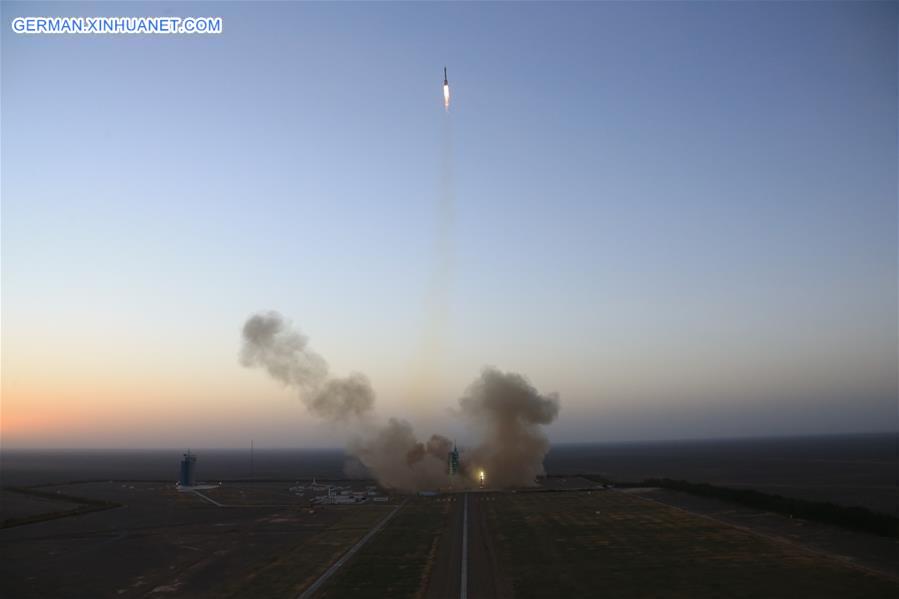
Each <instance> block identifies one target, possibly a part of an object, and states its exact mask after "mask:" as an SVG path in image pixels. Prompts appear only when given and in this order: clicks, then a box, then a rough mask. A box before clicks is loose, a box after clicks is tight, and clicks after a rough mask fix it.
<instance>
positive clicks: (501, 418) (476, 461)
mask: <svg viewBox="0 0 899 599" xmlns="http://www.w3.org/2000/svg"><path fill="white" fill-rule="evenodd" d="M459 405H460V407H461V408H462V414H463V416H465V417H466V418H467V419H468V420H469V421H470V422H471V423H472V424H473V425H474V426H476V427H478V428H479V429H480V430H481V433H482V440H481V443H480V444H479V445H478V446H477V447H475V448H474V449H473V450H471V451H470V452H466V454H465V460H464V464H465V466H466V467H467V469H468V470H469V471H472V472H474V471H479V470H484V471H485V472H486V473H487V476H488V477H489V481H488V483H489V485H490V486H494V487H512V486H527V485H531V484H533V483H534V479H536V477H537V476H539V475H542V474H544V471H543V458H544V457H545V456H546V453H547V452H548V451H549V440H547V438H546V436H545V435H544V434H543V431H542V430H541V426H543V425H547V424H550V423H551V422H552V421H553V420H555V419H556V417H557V416H558V415H559V398H558V396H557V395H555V394H550V395H546V396H544V395H540V394H539V393H538V392H537V390H536V389H535V388H534V387H533V386H532V385H531V384H530V383H529V382H528V381H527V380H526V379H525V378H524V377H523V376H521V375H519V374H515V373H513V372H509V373H503V372H500V371H499V370H496V369H494V368H486V369H484V372H483V373H481V376H480V378H479V379H477V380H476V381H475V382H474V383H472V385H471V386H470V387H469V388H468V393H467V395H466V396H465V397H463V398H462V399H460V400H459Z"/></svg>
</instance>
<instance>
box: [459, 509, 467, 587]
mask: <svg viewBox="0 0 899 599" xmlns="http://www.w3.org/2000/svg"><path fill="white" fill-rule="evenodd" d="M463 505H464V506H465V507H464V508H463V512H462V568H461V570H462V575H461V576H462V586H461V587H460V590H459V599H468V493H466V494H465V500H464V503H463Z"/></svg>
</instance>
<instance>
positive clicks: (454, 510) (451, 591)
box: [425, 493, 465, 599]
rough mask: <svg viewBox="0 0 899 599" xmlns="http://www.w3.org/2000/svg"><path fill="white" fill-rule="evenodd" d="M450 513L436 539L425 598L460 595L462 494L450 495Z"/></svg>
mask: <svg viewBox="0 0 899 599" xmlns="http://www.w3.org/2000/svg"><path fill="white" fill-rule="evenodd" d="M451 497H452V498H453V499H454V501H453V502H452V503H451V504H450V505H451V507H450V514H449V518H448V519H447V526H446V528H445V529H444V530H443V533H442V534H441V536H440V540H438V541H437V555H436V556H435V558H434V566H433V568H432V569H431V577H430V579H429V580H428V588H427V591H426V592H425V598H426V599H447V598H450V597H461V596H462V595H461V593H462V588H461V580H462V577H461V572H462V536H463V532H464V528H463V523H464V520H465V499H464V497H465V496H464V495H463V494H461V493H460V494H457V495H452V496H451Z"/></svg>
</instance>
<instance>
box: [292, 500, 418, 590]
mask: <svg viewBox="0 0 899 599" xmlns="http://www.w3.org/2000/svg"><path fill="white" fill-rule="evenodd" d="M406 501H408V499H407V500H406ZM406 501H404V502H403V503H401V504H399V505H398V506H396V507H395V508H393V509H392V510H391V511H390V513H389V514H387V516H385V517H384V518H382V519H381V521H380V522H378V523H377V524H375V525H374V526H373V527H372V529H371V530H370V531H368V533H367V534H366V535H365V536H364V537H362V538H361V539H359V542H358V543H356V544H355V545H353V546H352V547H351V548H350V550H349V551H347V552H346V553H344V554H343V556H342V557H341V558H340V559H339V560H337V561H336V562H334V563H333V564H331V567H330V568H328V569H327V570H325V573H324V574H322V575H321V576H320V577H319V578H318V580H316V581H315V582H313V583H312V584H311V585H310V586H309V587H308V588H307V589H306V590H305V591H303V592H302V593H301V594H300V596H299V597H298V598H297V599H309V598H310V597H312V596H313V595H314V594H315V593H316V592H317V591H318V590H319V589H320V588H321V586H322V585H323V584H325V582H327V580H328V579H329V578H331V576H333V575H334V573H335V572H337V570H339V569H340V567H341V566H343V565H344V564H345V563H346V562H347V561H348V560H349V559H350V558H351V557H353V555H355V553H356V552H357V551H359V550H360V549H362V546H363V545H365V544H366V543H368V541H369V539H371V538H372V537H373V536H375V535H376V534H377V533H378V531H379V530H381V529H382V528H384V525H385V524H387V523H388V522H389V521H390V519H391V518H393V517H394V516H395V515H396V513H397V512H398V511H399V510H401V509H402V507H403V506H404V505H406Z"/></svg>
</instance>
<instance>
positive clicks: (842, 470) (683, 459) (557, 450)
mask: <svg viewBox="0 0 899 599" xmlns="http://www.w3.org/2000/svg"><path fill="white" fill-rule="evenodd" d="M897 442H899V440H897V436H896V434H895V433H892V434H889V433H888V434H867V435H832V436H821V437H790V438H788V437H781V438H770V439H733V440H714V441H658V442H640V443H594V444H586V445H563V444H560V445H554V446H553V448H552V450H551V451H550V453H549V455H548V456H547V458H546V470H547V472H550V473H552V474H554V475H563V474H594V475H599V476H603V477H606V478H609V479H612V480H616V481H641V480H645V479H647V478H673V479H683V480H689V481H691V482H707V483H711V484H714V485H719V486H722V487H733V488H743V489H755V490H757V491H763V492H765V493H772V494H777V495H783V496H785V497H795V498H798V499H807V500H811V501H830V502H832V503H836V504H839V505H859V506H862V507H866V508H868V509H871V510H874V511H878V512H883V513H887V514H893V515H896V516H899V503H897V501H896V470H897V467H899V464H897V455H896V447H897Z"/></svg>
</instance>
